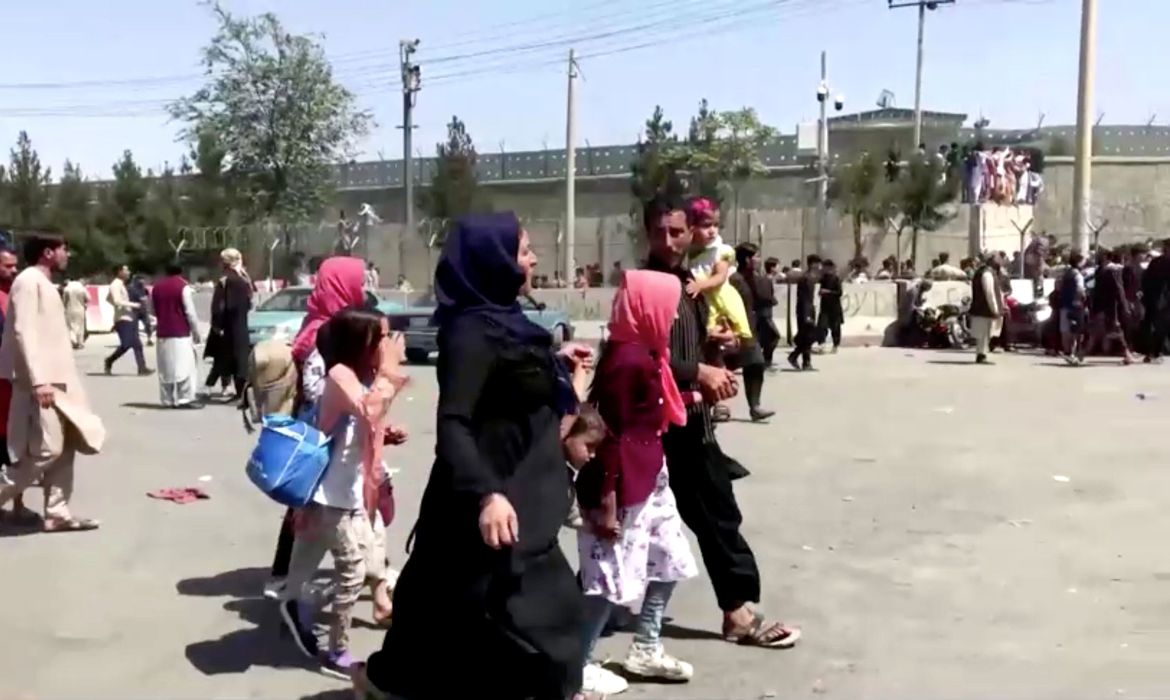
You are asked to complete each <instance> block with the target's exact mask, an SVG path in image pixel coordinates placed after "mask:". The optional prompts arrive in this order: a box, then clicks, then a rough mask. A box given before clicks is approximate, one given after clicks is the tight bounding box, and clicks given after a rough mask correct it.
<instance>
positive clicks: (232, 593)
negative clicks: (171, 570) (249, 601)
mask: <svg viewBox="0 0 1170 700" xmlns="http://www.w3.org/2000/svg"><path fill="white" fill-rule="evenodd" d="M268 575H269V570H268V569H266V568H263V567H259V566H254V567H251V568H247V569H235V570H233V571H225V572H223V573H222V574H216V575H215V576H207V577H204V578H188V579H183V580H182V581H179V582H178V583H176V584H175V590H177V591H178V592H179V595H192V596H210V597H220V596H226V597H231V598H255V597H258V596H259V595H260V593H261V591H262V590H263V588H264V582H265V581H267V580H268Z"/></svg>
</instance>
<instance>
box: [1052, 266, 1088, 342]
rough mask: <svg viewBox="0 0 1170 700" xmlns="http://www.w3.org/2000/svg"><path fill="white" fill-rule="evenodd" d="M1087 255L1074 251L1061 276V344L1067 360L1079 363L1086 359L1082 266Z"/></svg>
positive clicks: (1084, 298)
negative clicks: (1084, 349)
mask: <svg viewBox="0 0 1170 700" xmlns="http://www.w3.org/2000/svg"><path fill="white" fill-rule="evenodd" d="M1084 264H1085V256H1084V255H1082V254H1081V253H1079V252H1074V253H1073V254H1072V255H1070V256H1068V269H1067V270H1065V271H1064V275H1063V276H1061V278H1060V285H1059V289H1058V290H1057V292H1058V294H1059V297H1060V344H1061V348H1062V349H1063V355H1062V356H1063V357H1064V360H1065V362H1068V363H1069V364H1070V365H1079V364H1081V363H1082V362H1084V361H1085V356H1084V351H1083V348H1082V345H1083V342H1084V341H1083V335H1084V327H1085V326H1084V324H1085V301H1086V295H1085V275H1084V274H1083V273H1082V272H1081V267H1082V266H1083V265H1084Z"/></svg>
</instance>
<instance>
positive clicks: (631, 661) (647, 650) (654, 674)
mask: <svg viewBox="0 0 1170 700" xmlns="http://www.w3.org/2000/svg"><path fill="white" fill-rule="evenodd" d="M622 666H623V667H624V668H625V669H626V671H629V672H630V673H631V674H633V675H635V676H639V677H641V678H648V679H653V680H660V681H673V682H676V683H685V682H687V681H689V680H690V679H691V678H692V677H693V676H694V675H695V667H694V666H692V665H690V664H688V663H687V662H686V661H681V660H679V659H676V658H674V657H673V656H671V655H670V654H667V653H666V651H664V650H663V648H662V645H661V644H659V645H658V646H656V647H644V646H640V645H638V644H631V645H630V651H629V653H628V654H626V660H625V661H624V662H622Z"/></svg>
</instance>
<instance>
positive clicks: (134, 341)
mask: <svg viewBox="0 0 1170 700" xmlns="http://www.w3.org/2000/svg"><path fill="white" fill-rule="evenodd" d="M114 330H115V331H116V332H117V333H118V349H117V350H115V351H114V354H113V355H110V356H109V357H107V358H106V363H107V364H110V365H112V364H114V363H115V362H117V361H118V360H119V359H120V358H121V357H122V356H123V355H125V354H126V353H128V352H130V351H131V350H133V351H134V361H135V362H137V363H138V371H139V372H142V371H145V370H146V355H145V354H144V353H143V352H142V340H141V339H140V338H139V337H138V321H136V320H130V321H116V322H115V323H114Z"/></svg>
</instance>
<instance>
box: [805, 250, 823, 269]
mask: <svg viewBox="0 0 1170 700" xmlns="http://www.w3.org/2000/svg"><path fill="white" fill-rule="evenodd" d="M820 262H823V261H822V260H821V256H819V255H817V254H816V253H813V254H812V255H810V256H808V266H809V267H812V266H813V265H816V264H817V263H820Z"/></svg>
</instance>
